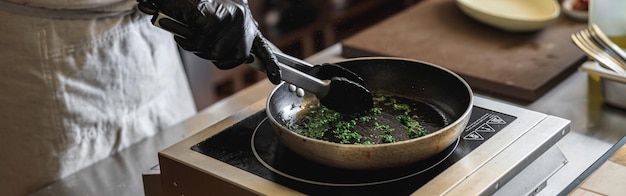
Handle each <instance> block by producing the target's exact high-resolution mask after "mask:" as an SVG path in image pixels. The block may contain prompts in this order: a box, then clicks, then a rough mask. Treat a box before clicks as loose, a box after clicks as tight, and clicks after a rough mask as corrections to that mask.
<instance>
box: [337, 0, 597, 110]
mask: <svg viewBox="0 0 626 196" xmlns="http://www.w3.org/2000/svg"><path fill="white" fill-rule="evenodd" d="M586 25H587V24H586V23H580V22H575V21H573V20H571V19H569V18H567V17H566V16H565V15H564V14H561V16H560V17H559V18H558V20H556V21H554V22H553V23H551V24H550V25H549V26H548V27H546V28H544V29H542V30H539V31H535V32H527V33H512V32H507V31H504V30H500V29H497V28H494V27H491V26H488V25H485V24H483V23H481V22H479V21H476V20H474V19H472V18H470V17H469V16H467V15H465V14H464V13H463V12H462V11H461V10H460V9H459V8H458V7H457V6H456V4H455V2H454V1H453V0H427V1H424V2H421V3H419V4H416V5H414V6H412V7H409V8H407V9H406V10H404V11H402V12H400V13H398V14H396V15H394V16H392V17H390V18H388V19H386V20H384V21H382V22H380V23H378V24H376V25H374V26H371V27H369V28H367V29H365V30H363V31H361V32H359V33H357V34H355V35H353V36H352V37H348V38H347V39H345V40H343V41H342V55H343V56H344V57H361V56H395V57H404V58H410V59H416V60H421V61H425V62H430V63H433V64H436V65H440V66H443V67H446V68H448V69H450V70H452V71H454V72H455V73H457V74H459V75H461V76H462V77H463V78H464V79H465V80H466V81H467V82H468V83H469V84H470V86H472V89H474V90H477V91H482V92H488V93H495V94H499V95H505V96H508V97H513V98H516V99H520V100H523V101H533V100H535V99H537V98H539V97H540V96H541V95H543V94H545V93H546V92H547V91H548V90H549V89H550V88H552V87H553V86H555V85H556V84H557V83H558V82H560V81H562V80H563V79H564V78H565V77H566V76H568V75H569V74H571V73H573V72H574V71H575V70H576V68H577V65H579V64H580V63H582V61H583V60H584V59H586V56H585V54H584V53H583V52H582V51H580V50H579V49H578V48H577V47H576V45H574V44H573V42H572V41H571V38H570V35H571V34H572V33H575V32H577V31H579V30H581V29H583V28H585V27H586Z"/></svg>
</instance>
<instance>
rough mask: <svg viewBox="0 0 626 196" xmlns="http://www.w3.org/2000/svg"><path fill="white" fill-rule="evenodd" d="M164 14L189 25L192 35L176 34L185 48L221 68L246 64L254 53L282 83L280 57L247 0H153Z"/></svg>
mask: <svg viewBox="0 0 626 196" xmlns="http://www.w3.org/2000/svg"><path fill="white" fill-rule="evenodd" d="M152 2H153V3H154V5H156V7H157V9H158V10H159V11H161V12H162V13H164V14H166V15H168V16H170V17H172V18H174V19H176V20H178V21H180V22H182V23H184V24H186V25H188V26H189V30H190V32H191V35H190V36H186V37H184V38H183V37H179V36H175V40H176V42H177V43H178V44H179V45H180V46H181V47H182V48H183V49H185V50H188V51H192V52H194V53H195V54H196V55H198V56H200V57H202V58H205V59H208V60H211V61H212V62H213V63H214V64H215V66H217V67H218V68H219V69H231V68H234V67H236V66H239V65H241V64H242V63H245V62H246V61H247V60H248V59H249V57H250V53H253V54H254V55H256V56H257V58H258V59H260V60H261V61H262V64H263V65H264V66H265V71H266V73H267V76H268V79H269V80H270V81H271V82H272V83H274V84H278V83H279V82H280V71H279V68H278V65H277V61H276V56H274V53H273V52H272V50H271V49H270V47H269V45H268V43H267V40H266V39H265V38H264V37H263V36H262V35H261V32H260V31H259V29H258V27H257V23H256V21H255V20H254V18H253V17H252V13H251V12H250V8H249V7H248V2H247V0H152Z"/></svg>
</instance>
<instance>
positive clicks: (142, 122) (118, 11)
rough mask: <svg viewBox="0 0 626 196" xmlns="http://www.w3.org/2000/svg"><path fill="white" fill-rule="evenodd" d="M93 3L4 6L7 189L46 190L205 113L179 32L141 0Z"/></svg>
mask: <svg viewBox="0 0 626 196" xmlns="http://www.w3.org/2000/svg"><path fill="white" fill-rule="evenodd" d="M0 1H4V3H7V1H6V0H0ZM88 2H90V1H88V0H82V1H76V0H60V1H50V0H40V1H37V0H28V1H24V3H28V4H29V5H40V6H43V7H52V8H63V7H64V6H68V5H74V6H73V7H69V8H71V9H74V8H80V9H83V10H80V9H78V12H75V13H82V11H84V10H87V12H86V13H90V12H92V11H93V10H95V12H94V13H101V15H100V16H97V14H96V15H93V16H92V15H81V16H79V17H75V18H73V17H72V16H70V15H72V14H75V13H73V12H72V10H70V12H69V13H70V14H68V16H65V15H64V14H53V15H51V16H50V17H46V16H42V15H45V14H48V13H46V12H45V11H44V12H35V13H27V14H15V13H14V12H13V11H15V10H20V9H21V8H19V6H18V7H13V8H11V9H9V10H8V11H7V8H8V7H10V6H0V24H1V27H0V195H24V194H27V193H30V192H32V191H36V190H38V189H40V188H42V187H44V186H45V185H47V184H49V183H52V182H53V181H55V180H58V179H60V178H62V177H65V176H67V175H70V174H72V173H73V172H76V171H77V170H80V169H82V168H85V167H87V166H89V165H91V164H92V163H94V162H96V161H98V160H101V159H103V158H106V157H107V156H109V155H111V154H113V153H116V152H118V151H120V150H122V149H123V148H125V147H128V146H129V145H131V144H133V143H135V142H138V141H139V140H142V139H144V138H146V137H149V136H152V135H154V134H155V133H156V132H157V131H159V130H160V129H162V128H164V127H167V126H170V125H172V124H175V123H177V122H180V121H181V120H183V119H185V118H187V117H190V116H191V115H193V114H194V113H195V111H196V110H195V108H194V104H193V100H192V98H191V93H190V90H189V86H188V83H187V79H186V77H185V75H184V73H183V67H182V65H181V61H180V57H179V55H178V52H177V49H176V45H175V43H174V41H173V39H172V35H171V34H169V33H167V32H165V31H163V30H160V29H157V28H155V27H152V26H151V25H150V24H149V16H146V15H143V14H141V13H140V12H136V11H134V10H133V9H132V7H134V5H135V3H136V1H134V0H131V1H123V2H126V3H120V2H107V1H106V0H94V1H93V2H94V3H93V4H89V3H88ZM128 2H130V3H128ZM37 3H40V4H37ZM46 3H48V4H46ZM107 3H108V4H107ZM111 3H112V4H111ZM50 4H54V5H50ZM55 5H56V6H58V7H54V6H55ZM107 5H109V6H107ZM3 8H4V9H3ZM38 9H39V8H38ZM44 9H45V8H44ZM57 11H58V10H57ZM19 13H24V12H22V10H20V11H19ZM42 13H43V14H42ZM51 13H55V12H54V10H53V12H51ZM79 15H80V14H79ZM57 16H61V17H57ZM68 18H69V19H68ZM155 156H156V155H155Z"/></svg>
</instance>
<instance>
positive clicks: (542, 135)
mask: <svg viewBox="0 0 626 196" xmlns="http://www.w3.org/2000/svg"><path fill="white" fill-rule="evenodd" d="M569 124H570V121H569V120H565V119H562V118H558V117H554V116H547V117H546V118H545V119H543V120H542V121H541V122H540V123H539V124H537V125H535V126H533V127H532V129H531V130H529V131H528V132H526V133H525V134H524V135H523V136H522V137H520V138H519V139H517V140H516V141H515V142H514V143H513V144H511V145H510V146H508V147H507V148H506V149H504V150H503V151H502V152H500V153H499V154H498V155H497V156H496V157H494V158H493V159H492V160H490V161H489V162H488V163H486V164H485V165H483V166H481V167H480V168H479V169H478V170H477V171H476V172H474V173H473V174H472V175H471V176H469V177H468V178H467V179H465V180H463V182H462V183H460V184H458V185H457V186H455V187H454V188H452V189H451V190H450V191H448V192H447V193H445V194H446V195H468V194H469V195H491V194H493V193H495V192H496V191H497V190H498V189H499V188H500V187H501V186H503V185H504V184H505V183H507V182H508V181H509V180H511V179H512V178H513V177H514V176H515V175H517V174H518V173H519V172H520V171H522V170H523V169H524V168H525V167H526V166H528V165H529V164H530V163H532V162H533V161H534V160H536V159H537V158H538V157H539V156H540V155H541V154H543V153H544V152H545V151H546V150H548V149H549V148H551V147H552V146H554V144H556V142H558V141H559V140H560V139H561V138H563V136H565V134H567V133H568V132H569V130H570V126H569Z"/></svg>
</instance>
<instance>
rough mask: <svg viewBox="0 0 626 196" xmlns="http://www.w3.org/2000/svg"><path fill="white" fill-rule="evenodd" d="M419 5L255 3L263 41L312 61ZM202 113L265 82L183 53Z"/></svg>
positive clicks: (333, 0) (313, 0) (324, 0)
mask: <svg viewBox="0 0 626 196" xmlns="http://www.w3.org/2000/svg"><path fill="white" fill-rule="evenodd" d="M417 2H419V0H250V1H249V3H250V9H251V10H252V14H253V16H254V18H255V19H256V21H257V22H258V23H259V28H260V29H261V32H263V35H264V36H265V37H266V38H267V39H268V40H269V41H271V42H272V43H274V45H276V46H277V47H278V48H279V49H281V50H282V51H283V52H284V53H287V54H290V55H292V56H295V57H299V58H306V57H308V56H310V55H312V54H315V53H316V52H318V51H320V50H322V49H324V48H327V47H329V46H331V45H333V44H335V43H337V42H339V41H340V40H342V39H343V38H346V37H348V36H350V35H352V34H354V33H356V32H359V30H361V29H364V28H366V27H368V26H370V25H372V24H375V23H376V22H378V21H381V20H382V19H385V18H386V17H389V16H391V15H392V14H394V13H397V12H400V11H402V10H403V9H404V8H406V7H408V6H410V5H412V4H414V3H417ZM181 57H182V60H183V64H184V65H185V71H186V73H187V77H188V79H189V84H190V87H191V91H192V93H193V97H194V101H195V103H196V108H197V110H202V109H204V108H205V107H207V106H209V105H211V104H212V103H215V102H216V101H219V100H220V99H222V98H225V97H227V96H229V95H231V94H233V93H235V92H237V91H239V90H241V89H243V88H245V87H247V86H249V85H252V84H254V83H256V82H257V81H259V80H263V79H265V74H264V73H261V72H259V71H256V70H254V69H251V68H249V67H247V66H239V67H237V68H234V69H230V70H219V69H217V68H216V67H215V66H213V65H210V62H209V61H207V60H204V59H201V58H199V57H196V56H195V55H194V54H192V53H189V52H187V51H184V50H182V49H181Z"/></svg>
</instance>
